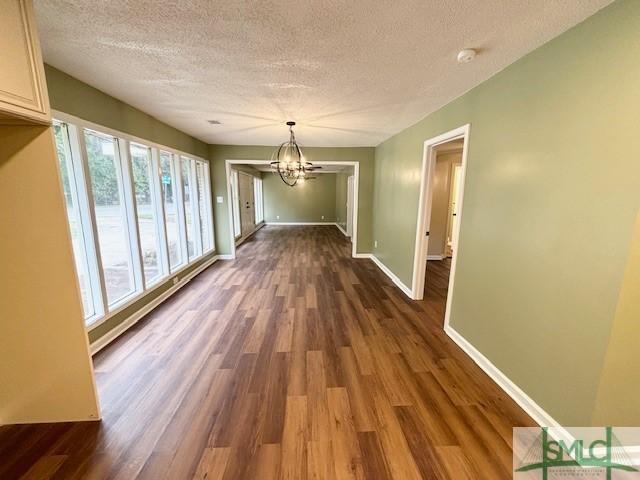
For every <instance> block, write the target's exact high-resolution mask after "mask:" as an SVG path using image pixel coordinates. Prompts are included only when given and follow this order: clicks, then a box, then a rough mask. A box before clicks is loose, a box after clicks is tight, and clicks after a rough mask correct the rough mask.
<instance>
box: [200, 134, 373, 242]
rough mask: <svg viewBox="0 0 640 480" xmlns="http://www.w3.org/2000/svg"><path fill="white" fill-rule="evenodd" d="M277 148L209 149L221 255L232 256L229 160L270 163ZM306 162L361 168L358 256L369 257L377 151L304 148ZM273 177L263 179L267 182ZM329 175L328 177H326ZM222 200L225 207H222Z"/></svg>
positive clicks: (217, 239) (360, 148)
mask: <svg viewBox="0 0 640 480" xmlns="http://www.w3.org/2000/svg"><path fill="white" fill-rule="evenodd" d="M275 148H276V147H272V146H260V145H209V159H210V160H211V161H212V168H213V172H212V176H213V178H212V182H213V195H214V198H215V201H214V205H213V206H214V219H215V229H216V231H215V234H216V249H217V251H218V253H219V254H229V253H231V240H230V234H229V232H230V230H229V229H230V225H231V223H230V221H229V220H230V219H229V210H228V208H229V206H228V203H227V202H228V198H227V185H226V180H225V179H226V165H225V163H226V160H269V159H270V158H271V155H272V154H273V151H274V149H275ZM303 151H304V155H305V158H306V159H307V160H308V161H310V162H314V161H315V162H320V161H338V162H340V161H343V162H358V163H359V165H360V188H359V190H360V191H359V195H358V244H357V251H358V253H369V252H371V247H372V244H373V242H372V236H371V235H372V228H373V223H372V215H373V208H372V207H373V176H374V152H375V149H374V148H373V147H303ZM268 175H269V174H266V175H265V176H263V180H264V178H266V176H268ZM323 175H325V174H323ZM218 198H219V199H220V200H221V203H218Z"/></svg>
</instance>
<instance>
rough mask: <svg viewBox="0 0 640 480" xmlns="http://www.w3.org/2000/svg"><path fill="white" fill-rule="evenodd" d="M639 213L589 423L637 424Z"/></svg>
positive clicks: (639, 390) (639, 413) (639, 384)
mask: <svg viewBox="0 0 640 480" xmlns="http://www.w3.org/2000/svg"><path fill="white" fill-rule="evenodd" d="M639 338H640V212H639V213H638V216H637V218H636V228H635V232H634V235H633V238H632V240H631V245H630V248H629V258H628V261H627V266H626V269H625V274H624V279H623V281H622V287H621V289H620V296H619V297H618V305H617V307H616V313H615V317H614V320H613V327H612V329H611V337H610V339H609V346H608V348H607V354H606V356H605V362H604V368H603V369H602V374H601V375H600V385H599V388H598V396H597V401H596V408H595V413H594V416H593V420H592V424H594V425H619V426H628V427H629V426H634V427H640V405H639V403H638V402H639V400H638V399H640V378H639V377H640V373H639V372H640V348H638V339H639Z"/></svg>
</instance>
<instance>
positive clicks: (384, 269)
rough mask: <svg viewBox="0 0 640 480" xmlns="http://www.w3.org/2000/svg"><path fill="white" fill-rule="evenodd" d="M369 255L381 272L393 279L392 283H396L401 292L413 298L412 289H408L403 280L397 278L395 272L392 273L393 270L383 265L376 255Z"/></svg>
mask: <svg viewBox="0 0 640 480" xmlns="http://www.w3.org/2000/svg"><path fill="white" fill-rule="evenodd" d="M369 255H370V256H369V258H370V259H371V260H373V263H375V264H376V265H377V266H378V268H379V269H380V270H382V272H383V273H384V274H385V275H386V276H387V277H389V278H390V279H391V281H392V282H393V283H395V284H396V286H397V287H398V288H399V289H400V290H402V292H403V293H404V294H405V295H406V296H407V297H409V298H411V289H410V288H409V287H407V286H406V285H405V284H404V283H402V280H400V279H399V278H398V277H397V276H396V274H395V273H393V272H392V271H391V269H390V268H389V267H387V266H386V265H385V264H384V263H382V262H381V261H380V259H379V258H378V257H376V256H375V255H373V254H369Z"/></svg>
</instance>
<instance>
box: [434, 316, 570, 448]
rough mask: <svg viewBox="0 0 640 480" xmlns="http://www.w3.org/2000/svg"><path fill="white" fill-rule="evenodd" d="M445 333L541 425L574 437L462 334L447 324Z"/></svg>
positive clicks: (567, 436) (568, 436)
mask: <svg viewBox="0 0 640 480" xmlns="http://www.w3.org/2000/svg"><path fill="white" fill-rule="evenodd" d="M444 331H445V333H446V334H447V335H448V336H449V338H451V340H453V341H454V342H455V343H456V344H457V345H458V346H459V347H460V348H461V349H462V350H463V351H464V352H465V353H466V354H467V355H468V356H469V357H471V359H472V360H473V361H474V362H475V363H476V364H477V365H478V366H479V367H480V368H481V369H482V370H483V371H484V372H485V373H486V374H487V375H489V377H491V379H492V380H493V381H494V382H496V384H497V385H498V386H499V387H500V388H501V389H502V390H504V392H505V393H506V394H507V395H509V396H510V397H511V398H512V399H513V400H514V401H515V402H516V403H517V404H518V405H520V408H522V409H523V410H524V411H525V412H526V413H527V414H528V415H529V416H530V417H531V418H532V419H533V420H534V421H535V422H536V423H537V424H538V425H540V426H541V427H554V428H557V429H558V431H560V432H563V433H562V434H563V435H565V434H566V438H573V437H572V436H571V435H570V434H569V432H568V431H566V430H565V429H564V428H563V427H562V426H561V425H560V423H558V422H557V421H556V420H555V419H554V418H553V417H552V416H551V415H549V414H548V413H547V412H546V411H545V410H544V409H543V408H542V407H541V406H540V405H538V404H537V403H536V402H535V401H534V400H533V399H532V398H531V397H529V395H527V394H526V393H525V392H524V391H522V389H521V388H520V387H518V386H517V385H516V384H515V383H513V382H512V381H511V380H510V379H509V377H507V376H506V375H505V374H504V373H502V372H501V371H500V370H499V369H498V367H496V366H495V365H494V364H493V363H491V361H490V360H489V359H488V358H487V357H485V356H484V355H483V354H482V353H480V351H479V350H478V349H476V348H475V347H474V346H473V345H471V344H470V343H469V342H468V341H467V340H466V339H465V338H464V337H463V336H462V335H460V334H459V333H458V332H457V331H456V330H454V329H453V327H451V325H445V327H444Z"/></svg>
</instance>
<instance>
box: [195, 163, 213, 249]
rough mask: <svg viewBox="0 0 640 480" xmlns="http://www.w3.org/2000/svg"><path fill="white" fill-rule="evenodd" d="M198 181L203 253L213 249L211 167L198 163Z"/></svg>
mask: <svg viewBox="0 0 640 480" xmlns="http://www.w3.org/2000/svg"><path fill="white" fill-rule="evenodd" d="M196 179H197V182H198V214H199V220H200V235H201V237H202V251H203V252H208V251H210V250H212V249H213V227H212V225H211V198H210V197H209V192H210V187H209V165H208V164H207V163H205V162H200V161H196Z"/></svg>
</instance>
